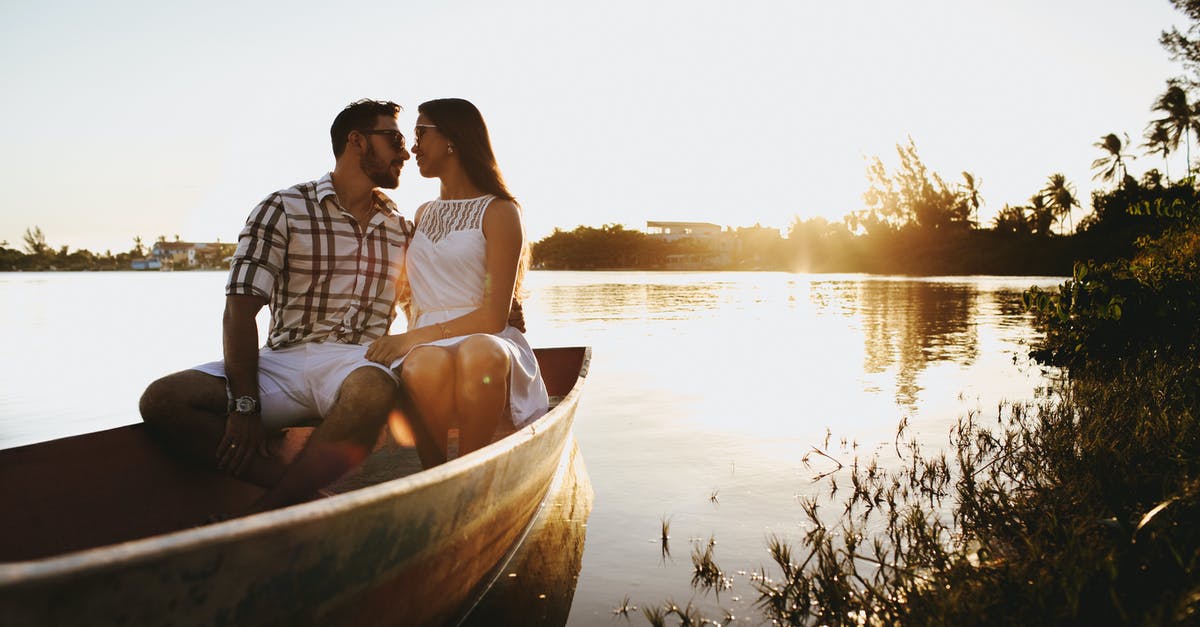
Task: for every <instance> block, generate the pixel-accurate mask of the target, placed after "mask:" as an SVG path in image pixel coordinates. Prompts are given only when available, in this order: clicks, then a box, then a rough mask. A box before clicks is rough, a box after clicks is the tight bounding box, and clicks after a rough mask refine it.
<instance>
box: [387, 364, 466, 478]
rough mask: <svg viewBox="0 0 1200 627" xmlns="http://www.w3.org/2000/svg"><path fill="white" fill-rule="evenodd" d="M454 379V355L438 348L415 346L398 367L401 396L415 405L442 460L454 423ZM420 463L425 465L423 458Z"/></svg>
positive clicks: (455, 417)
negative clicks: (447, 433)
mask: <svg viewBox="0 0 1200 627" xmlns="http://www.w3.org/2000/svg"><path fill="white" fill-rule="evenodd" d="M454 379H455V373H454V356H453V355H452V354H451V353H450V351H448V350H446V349H445V348H442V347H440V346H418V347H417V348H414V349H413V350H412V352H411V353H409V354H408V356H407V357H405V358H404V363H403V364H401V366H400V382H401V384H402V385H403V386H404V390H403V393H405V394H407V395H408V398H409V399H411V401H412V403H413V405H415V406H416V409H417V414H418V415H419V417H420V420H421V421H422V423H423V424H424V426H425V428H427V429H428V431H429V437H430V438H431V439H432V440H433V443H434V444H435V445H436V446H437V448H438V449H439V451H440V452H441V455H442V457H443V459H444V458H445V455H446V432H447V431H448V430H449V429H450V428H451V427H452V426H454V424H455V422H457V416H456V412H455V405H454ZM419 450H420V449H418V451H419ZM421 461H422V462H426V460H425V458H424V456H423V457H422V460H421Z"/></svg>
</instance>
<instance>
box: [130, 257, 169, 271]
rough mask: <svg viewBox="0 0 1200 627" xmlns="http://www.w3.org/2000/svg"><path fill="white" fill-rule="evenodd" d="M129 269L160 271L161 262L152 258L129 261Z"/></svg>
mask: <svg viewBox="0 0 1200 627" xmlns="http://www.w3.org/2000/svg"><path fill="white" fill-rule="evenodd" d="M129 267H130V268H132V269H134V270H162V262H161V261H159V260H158V259H155V258H154V257H145V258H142V259H133V260H131V261H130V262H129Z"/></svg>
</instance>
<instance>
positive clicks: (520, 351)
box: [393, 195, 549, 428]
mask: <svg viewBox="0 0 1200 627" xmlns="http://www.w3.org/2000/svg"><path fill="white" fill-rule="evenodd" d="M493 198H494V196H491V195H488V196H480V197H479V198H469V199H465V200H441V199H438V200H433V201H430V202H428V203H426V204H425V206H424V208H423V210H422V211H421V212H420V218H419V221H418V224H417V229H416V232H415V233H414V234H413V237H412V240H411V241H410V242H409V245H408V257H407V259H406V262H405V265H406V267H407V272H408V282H409V285H410V286H411V287H412V304H413V305H414V306H415V307H416V313H417V316H418V317H417V319H416V320H415V321H414V323H413V328H420V327H427V326H430V325H434V324H437V323H439V322H446V321H447V320H453V319H454V318H457V317H459V316H462V315H463V314H466V313H469V312H471V311H474V310H475V309H478V308H479V307H480V306H482V304H483V290H484V285H485V283H486V280H487V279H486V257H485V249H486V247H487V241H486V240H485V239H484V236H483V214H484V212H485V211H487V208H488V205H490V204H491V202H492V199H493ZM468 337H470V336H467V335H463V336H458V337H451V338H446V339H442V340H437V341H434V342H429V343H428V344H430V345H433V346H454V345H457V344H458V343H460V342H462V341H463V340H465V339H466V338H468ZM495 337H498V338H500V340H501V343H502V344H503V345H504V346H505V347H506V348H507V349H508V353H509V357H510V361H511V363H512V373H511V377H510V381H509V409H510V417H511V419H512V423H513V426H514V427H517V428H520V427H522V426H524V425H525V424H527V423H529V422H531V421H533V420H535V419H537V418H538V417H539V416H541V415H542V414H544V413H546V409H547V407H548V405H549V402H548V399H547V396H546V384H545V383H543V382H542V375H541V372H539V371H538V365H537V359H536V358H535V357H534V356H533V349H532V348H530V346H529V342H527V341H525V335H524V334H523V333H521V332H520V331H518V330H517V329H515V328H514V327H512V326H506V327H505V328H504V330H503V331H501V332H500V333H498V334H496V336H495ZM394 367H395V364H393V368H394Z"/></svg>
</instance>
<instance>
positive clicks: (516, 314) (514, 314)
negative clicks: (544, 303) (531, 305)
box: [508, 298, 525, 333]
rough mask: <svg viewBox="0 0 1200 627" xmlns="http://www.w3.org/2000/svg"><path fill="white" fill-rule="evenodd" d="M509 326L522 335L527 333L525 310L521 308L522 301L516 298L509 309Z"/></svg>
mask: <svg viewBox="0 0 1200 627" xmlns="http://www.w3.org/2000/svg"><path fill="white" fill-rule="evenodd" d="M508 326H510V327H512V328H514V329H516V330H518V331H520V332H521V333H524V332H525V310H524V309H522V308H521V301H519V300H517V299H515V298H514V299H513V302H512V306H511V307H509V309H508Z"/></svg>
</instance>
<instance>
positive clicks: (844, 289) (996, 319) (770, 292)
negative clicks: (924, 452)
mask: <svg viewBox="0 0 1200 627" xmlns="http://www.w3.org/2000/svg"><path fill="white" fill-rule="evenodd" d="M620 276H621V277H622V278H629V276H630V273H625V274H622V275H620ZM731 276H732V277H733V278H731V279H730V280H725V281H721V280H712V278H713V277H705V278H706V279H708V280H704V281H696V282H689V281H688V280H687V275H683V276H680V277H677V278H674V279H673V277H671V275H669V274H662V273H659V274H655V275H648V276H646V277H645V278H646V282H644V283H637V282H615V283H594V284H591V285H586V286H584V285H578V284H574V283H571V282H567V283H564V284H550V285H547V286H546V287H544V288H543V289H542V290H541V291H540V292H539V294H538V297H539V298H540V299H542V300H543V301H544V306H545V307H546V309H547V311H548V313H549V314H550V315H551V316H553V317H555V318H557V319H560V320H562V321H567V320H571V321H574V322H580V321H585V322H590V323H592V324H595V325H597V326H600V327H603V326H604V323H606V322H616V321H643V322H647V323H649V322H671V321H685V320H686V321H689V324H688V325H687V326H688V328H689V329H695V328H697V326H698V325H697V324H696V323H697V322H699V323H700V326H701V327H702V326H703V321H704V320H706V319H707V320H710V321H711V324H709V325H708V328H709V329H711V334H710V335H707V336H706V335H703V334H701V335H697V334H695V333H693V334H692V337H691V340H692V341H695V342H706V341H715V340H717V339H718V338H720V339H722V340H725V341H729V340H733V339H737V340H740V341H742V342H743V343H748V344H754V345H757V348H758V349H759V351H760V355H761V356H763V357H767V356H770V355H772V354H774V353H786V352H787V351H788V350H789V349H793V348H794V349H795V350H794V351H792V352H793V353H794V354H795V355H796V356H797V358H801V357H807V356H811V355H813V354H816V355H819V356H821V358H829V353H828V352H827V351H826V350H825V349H826V348H828V347H830V346H831V345H833V344H837V348H836V349H834V350H837V351H844V350H845V348H846V347H845V345H844V344H842V343H840V342H839V341H837V340H834V339H832V338H830V337H829V335H828V333H827V332H828V331H830V330H831V325H833V324H836V323H837V322H836V321H841V324H842V325H843V327H844V328H843V329H842V332H847V331H848V332H850V333H852V334H857V336H858V337H859V338H860V341H861V344H862V362H861V364H862V365H861V373H862V375H863V387H862V388H861V389H863V390H865V391H867V392H876V393H878V392H884V391H885V390H887V391H888V392H890V394H891V396H892V400H893V402H894V403H895V405H897V406H899V407H901V408H903V409H905V410H907V411H910V412H915V411H916V410H917V407H918V405H919V403H920V393H921V392H922V391H923V390H924V389H925V384H923V383H922V379H923V374H924V373H926V371H927V370H928V369H929V368H930V367H931V366H932V365H937V364H942V363H947V364H954V365H955V367H956V368H959V369H968V368H970V367H971V366H973V365H974V363H975V361H976V360H977V359H978V358H979V356H980V351H981V350H987V349H988V348H989V347H987V346H984V345H983V344H984V343H985V342H984V340H982V339H981V337H980V334H979V329H980V327H981V322H985V323H986V324H985V325H983V326H993V327H998V328H1010V329H1019V330H1020V332H1021V333H1028V326H1029V321H1028V317H1027V316H1026V315H1025V314H1024V312H1023V310H1022V308H1021V304H1020V293H1021V290H1022V289H1024V287H1026V286H1024V285H1022V286H1020V287H1016V286H1013V287H1007V286H1006V287H999V288H997V289H995V290H986V289H980V282H981V280H980V279H977V278H970V279H965V280H963V281H961V282H956V281H954V280H930V279H906V278H882V279H872V278H863V277H858V276H855V277H850V278H844V277H840V276H833V277H829V278H825V277H822V276H820V275H815V276H807V277H804V276H802V277H796V276H792V275H784V276H786V277H787V278H786V279H782V280H781V279H780V277H775V280H774V281H772V280H771V279H770V278H769V277H766V276H764V277H748V276H737V275H731ZM747 327H749V328H747ZM812 329H824V330H825V332H824V333H817V332H814V331H812ZM666 330H667V331H670V330H672V328H670V327H668V328H667V329H666ZM646 333H647V335H651V336H653V335H656V334H658V333H661V331H658V330H656V329H653V328H647V329H646ZM772 334H774V335H772ZM789 336H790V337H789ZM801 337H802V338H803V339H802V340H798V338H801ZM842 339H846V338H842ZM724 366H725V367H735V366H737V362H726V363H725V364H724ZM788 367H795V368H800V367H801V365H799V364H794V363H793V364H788ZM780 374H781V375H782V374H784V373H782V372H781V373H780ZM735 376H736V375H735ZM884 378H886V379H887V381H886V385H885V384H884V381H883V379H884Z"/></svg>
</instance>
